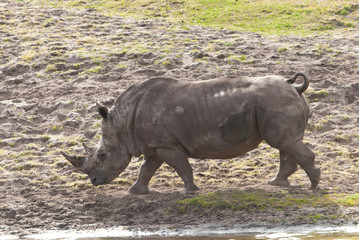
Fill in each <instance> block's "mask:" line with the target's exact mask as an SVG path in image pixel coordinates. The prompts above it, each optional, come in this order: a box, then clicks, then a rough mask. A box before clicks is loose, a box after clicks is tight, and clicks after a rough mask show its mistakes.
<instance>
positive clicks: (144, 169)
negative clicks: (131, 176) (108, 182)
mask: <svg viewBox="0 0 359 240" xmlns="http://www.w3.org/2000/svg"><path fill="white" fill-rule="evenodd" d="M162 163H163V162H162V161H161V160H158V159H156V158H153V157H149V158H148V159H145V160H144V162H143V163H142V165H141V168H140V173H139V174H138V177H137V180H136V182H135V184H133V186H132V187H130V188H129V190H128V191H129V192H130V193H132V194H146V193H149V192H150V189H149V188H148V183H149V182H150V180H151V178H152V177H153V175H154V174H155V172H156V171H157V169H158V168H159V167H160V166H161V165H162Z"/></svg>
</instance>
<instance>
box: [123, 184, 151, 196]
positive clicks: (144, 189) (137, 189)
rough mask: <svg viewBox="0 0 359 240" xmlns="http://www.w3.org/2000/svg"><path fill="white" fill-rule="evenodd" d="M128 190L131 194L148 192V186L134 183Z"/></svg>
mask: <svg viewBox="0 0 359 240" xmlns="http://www.w3.org/2000/svg"><path fill="white" fill-rule="evenodd" d="M128 191H129V192H130V193H132V194H148V193H149V192H150V189H149V188H148V186H145V185H140V184H136V183H135V184H134V185H133V186H132V187H130V188H129V189H128Z"/></svg>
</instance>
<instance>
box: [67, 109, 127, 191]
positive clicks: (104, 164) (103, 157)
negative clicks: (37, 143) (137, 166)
mask: <svg viewBox="0 0 359 240" xmlns="http://www.w3.org/2000/svg"><path fill="white" fill-rule="evenodd" d="M97 111H98V112H99V114H100V115H101V117H102V127H101V130H102V136H101V139H100V141H99V143H98V145H97V147H96V148H90V147H88V146H87V145H86V144H83V146H84V148H85V151H86V153H87V154H86V155H85V156H70V155H68V154H66V153H64V152H61V154H62V155H63V156H64V157H65V158H66V159H67V160H68V161H69V162H70V163H71V164H72V165H73V166H74V167H76V168H77V169H79V170H80V171H81V172H83V173H86V174H87V175H88V176H89V178H90V181H91V183H92V184H93V185H94V186H98V185H101V184H106V183H109V182H111V181H112V180H113V179H114V178H116V177H117V176H118V175H119V174H120V173H121V172H122V171H123V170H125V168H126V167H127V166H128V164H129V163H130V160H131V155H130V153H129V151H128V149H127V147H126V146H125V144H124V141H123V137H122V133H121V132H119V129H121V128H118V127H116V125H118V123H117V122H116V121H114V119H116V118H114V117H113V116H112V114H111V109H110V111H109V110H108V109H107V108H106V107H105V106H103V105H101V104H99V103H97Z"/></svg>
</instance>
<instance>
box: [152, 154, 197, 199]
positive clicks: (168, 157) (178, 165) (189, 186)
mask: <svg viewBox="0 0 359 240" xmlns="http://www.w3.org/2000/svg"><path fill="white" fill-rule="evenodd" d="M157 153H158V155H159V156H160V158H161V159H162V160H163V161H164V162H166V163H167V164H168V165H170V166H171V167H173V168H174V169H175V170H176V172H177V174H178V175H179V176H180V177H181V179H182V180H183V182H184V186H185V189H186V192H187V193H191V192H194V191H198V190H199V187H198V186H197V185H196V184H194V182H193V171H192V167H191V165H190V164H189V162H188V158H187V155H186V154H185V153H183V152H182V151H180V150H177V149H169V148H159V149H157Z"/></svg>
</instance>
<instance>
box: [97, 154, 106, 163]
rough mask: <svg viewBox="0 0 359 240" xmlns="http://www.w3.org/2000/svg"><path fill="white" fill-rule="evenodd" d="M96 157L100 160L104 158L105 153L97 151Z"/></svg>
mask: <svg viewBox="0 0 359 240" xmlns="http://www.w3.org/2000/svg"><path fill="white" fill-rule="evenodd" d="M97 158H98V159H99V160H100V161H104V160H105V159H106V154H105V153H98V154H97Z"/></svg>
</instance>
